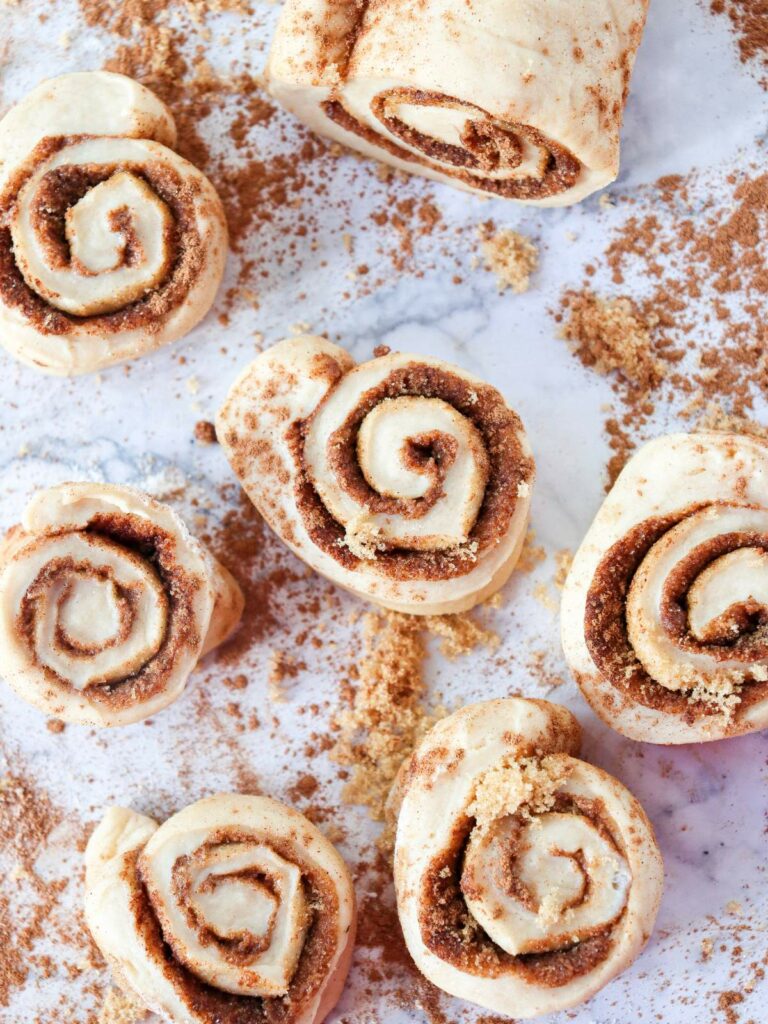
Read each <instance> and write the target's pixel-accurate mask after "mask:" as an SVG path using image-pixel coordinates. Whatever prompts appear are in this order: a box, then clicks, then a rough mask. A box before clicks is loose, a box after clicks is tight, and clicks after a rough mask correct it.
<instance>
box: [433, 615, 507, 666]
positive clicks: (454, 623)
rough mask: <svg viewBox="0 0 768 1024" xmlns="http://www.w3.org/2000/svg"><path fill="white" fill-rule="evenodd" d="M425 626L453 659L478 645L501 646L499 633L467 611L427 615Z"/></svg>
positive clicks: (442, 651)
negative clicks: (482, 623)
mask: <svg viewBox="0 0 768 1024" xmlns="http://www.w3.org/2000/svg"><path fill="white" fill-rule="evenodd" d="M421 622H422V623H423V624H424V628H425V629H426V630H427V631H428V632H429V633H431V634H432V636H435V637H438V638H439V639H440V641H441V643H440V652H441V653H442V654H444V655H445V657H446V658H449V659H450V660H453V659H454V658H458V657H460V656H461V655H462V654H469V652H470V651H474V650H475V649H476V648H478V647H488V648H489V649H491V650H494V649H495V648H496V647H498V646H499V642H500V641H499V637H498V634H496V633H494V631H493V630H492V629H487V628H486V627H485V626H483V625H481V624H480V623H479V622H478V621H477V620H476V619H475V618H473V617H472V616H470V615H467V614H466V612H464V613H461V614H458V615H425V616H424V617H423V618H422V619H421Z"/></svg>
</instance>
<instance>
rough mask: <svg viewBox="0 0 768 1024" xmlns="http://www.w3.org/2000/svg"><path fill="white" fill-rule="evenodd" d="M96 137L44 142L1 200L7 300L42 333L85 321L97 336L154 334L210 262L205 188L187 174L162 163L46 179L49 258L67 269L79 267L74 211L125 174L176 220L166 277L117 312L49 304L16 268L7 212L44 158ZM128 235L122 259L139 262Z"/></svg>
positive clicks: (2, 296)
mask: <svg viewBox="0 0 768 1024" xmlns="http://www.w3.org/2000/svg"><path fill="white" fill-rule="evenodd" d="M88 138H89V136H87V135H78V136H62V137H58V138H48V139H45V140H44V141H43V142H41V143H39V145H38V146H36V147H35V149H34V150H33V151H32V154H31V155H30V157H29V159H28V161H27V163H26V165H25V166H24V168H23V169H22V170H21V171H19V172H18V174H17V175H15V177H14V178H13V179H12V181H11V182H10V183H9V184H8V186H7V188H6V190H5V192H4V194H3V196H2V198H0V301H2V302H3V303H4V304H5V305H7V306H9V307H10V308H13V309H16V310H18V311H19V313H20V314H21V315H22V316H23V317H24V318H25V319H26V320H28V321H29V322H30V323H31V324H33V325H34V327H35V330H37V331H39V332H41V333H42V334H52V335H57V334H59V335H61V334H67V333H69V332H70V331H72V330H76V329H82V327H83V325H84V324H85V325H87V326H88V330H89V332H92V333H93V334H94V335H98V334H105V335H108V334H111V333H116V332H118V331H129V330H132V329H134V328H139V327H140V328H143V329H144V330H149V331H152V330H157V329H159V326H160V325H161V324H162V322H163V321H164V319H166V318H167V317H168V315H169V314H170V313H172V312H173V311H174V310H175V309H177V308H178V307H179V306H180V305H181V304H182V303H183V302H184V300H185V298H186V296H187V295H188V294H189V292H190V291H191V290H192V288H193V287H194V285H195V283H196V281H197V280H198V278H199V277H200V274H201V272H202V270H203V268H204V266H205V263H206V260H207V255H206V253H205V251H204V249H203V245H202V241H201V238H200V234H199V230H198V227H197V215H196V212H195V204H196V202H197V199H198V196H199V185H197V184H196V183H194V182H190V181H187V180H185V179H183V178H182V177H181V176H180V175H179V174H178V173H177V172H176V171H175V170H173V169H172V168H170V167H168V166H166V165H164V164H162V163H161V162H160V161H159V160H155V161H149V162H147V163H146V164H140V165H139V164H114V165H102V164H99V165H97V166H96V165H94V166H90V165H83V166H63V167H57V168H55V169H54V170H51V171H50V172H49V173H48V174H47V175H45V177H44V178H43V179H42V182H41V185H40V188H39V189H38V191H37V193H36V195H35V203H34V227H35V231H36V232H37V235H38V239H39V240H40V241H41V243H42V245H43V246H44V249H45V251H46V255H47V258H48V260H49V261H50V263H51V266H53V267H58V268H61V267H66V266H69V265H70V264H71V256H70V251H69V244H68V242H67V238H66V232H65V225H66V214H67V210H69V209H70V208H71V207H73V206H74V205H75V204H76V203H77V202H78V201H79V200H80V199H82V198H83V196H85V195H86V194H87V192H88V191H89V190H90V189H91V188H93V187H94V186H96V185H98V184H99V183H100V182H102V181H105V180H107V179H109V178H110V177H111V176H112V175H113V174H115V173H116V172H118V171H129V172H130V173H131V174H133V175H135V176H136V177H137V178H141V179H143V180H144V181H145V182H146V184H147V185H148V186H149V188H151V189H152V191H153V192H154V193H155V194H156V195H157V196H158V198H159V199H161V200H162V202H163V203H165V205H166V206H167V208H168V210H169V211H170V213H171V222H172V223H171V225H170V226H169V228H168V233H167V235H166V238H165V245H166V247H167V248H168V251H169V252H170V253H171V254H172V259H171V261H170V266H169V270H168V272H167V275H166V277H165V280H164V281H163V283H162V284H161V285H160V286H159V287H158V288H156V289H155V290H153V291H150V292H148V293H147V294H146V295H145V296H143V297H142V298H141V299H139V300H138V301H136V302H132V303H130V304H128V305H126V306H125V307H123V308H122V309H119V310H117V311H115V312H112V313H104V314H100V315H96V316H89V317H77V316H73V315H70V314H68V313H65V312H62V311H61V310H59V309H56V308H55V307H53V306H51V305H50V304H49V303H48V302H46V300H45V299H44V298H42V297H41V296H40V295H38V294H37V292H35V291H34V290H33V289H32V288H30V287H29V285H28V284H27V283H26V281H25V280H24V278H23V276H22V274H21V272H20V270H19V268H18V267H17V265H16V261H15V259H14V253H13V242H12V238H11V231H10V228H9V226H8V216H7V214H8V211H9V210H10V209H11V208H12V206H13V203H14V201H15V197H16V195H17V194H18V192H19V190H20V189H21V188H22V187H23V185H24V183H25V181H26V180H27V179H28V178H29V177H31V175H32V174H33V172H34V171H35V169H36V168H37V167H38V166H39V165H40V163H42V162H43V161H45V160H46V159H48V158H49V157H51V156H52V155H53V154H55V153H57V152H58V151H59V150H61V149H64V148H66V147H67V146H70V145H73V144H75V143H77V142H82V141H85V140H87V139H88ZM114 214H115V217H116V218H117V220H116V221H115V222H114V224H113V226H114V227H117V228H119V229H120V230H121V231H122V230H123V227H124V225H125V217H121V215H120V211H119V210H118V211H114ZM124 240H125V246H124V250H123V256H122V259H123V262H124V264H125V265H131V264H132V262H134V261H135V260H137V259H140V257H141V254H140V251H139V250H137V248H136V246H135V244H132V242H131V232H130V231H129V232H128V233H127V234H124Z"/></svg>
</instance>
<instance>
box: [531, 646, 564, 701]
mask: <svg viewBox="0 0 768 1024" xmlns="http://www.w3.org/2000/svg"><path fill="white" fill-rule="evenodd" d="M551 658H552V655H551V652H550V651H547V650H539V651H533V652H532V653H531V656H530V657H529V658H528V662H527V664H526V668H527V669H528V671H529V672H530V674H531V676H532V677H533V679H534V682H535V683H536V684H537V686H539V687H540V688H541V690H542V691H543V692H544V693H550V692H551V691H552V690H555V689H557V687H558V686H562V685H563V683H564V682H565V679H563V676H562V674H561V673H560V672H558V671H557V670H556V669H553V668H552V667H551V664H550V662H551Z"/></svg>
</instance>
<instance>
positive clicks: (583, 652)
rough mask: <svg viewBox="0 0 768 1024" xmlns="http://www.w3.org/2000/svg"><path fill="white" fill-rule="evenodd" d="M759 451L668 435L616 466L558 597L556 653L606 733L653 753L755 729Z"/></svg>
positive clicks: (762, 509)
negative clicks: (645, 744) (654, 746)
mask: <svg viewBox="0 0 768 1024" xmlns="http://www.w3.org/2000/svg"><path fill="white" fill-rule="evenodd" d="M767 479H768V445H766V443H765V442H764V441H763V440H760V439H758V438H753V437H742V436H739V435H736V434H727V433H702V434H692V435H685V434H681V435H672V436H670V437H664V438H659V439H658V440H656V441H653V442H651V443H650V444H649V445H646V446H645V448H643V449H642V450H641V451H640V452H639V453H638V454H637V455H636V456H635V457H634V458H633V459H632V460H631V461H630V463H629V464H628V465H627V466H626V467H625V469H624V471H623V473H622V474H621V476H620V477H619V479H618V480H617V481H616V484H615V485H614V487H613V489H612V491H611V493H610V494H609V495H608V497H607V499H606V501H605V503H604V505H603V508H602V509H601V510H600V512H599V513H598V515H597V518H596V519H595V522H594V524H593V526H592V527H591V529H590V531H589V533H588V534H587V537H586V538H585V540H584V542H583V544H582V546H581V548H580V550H579V552H578V554H577V556H576V558H575V560H574V563H573V566H572V568H571V571H570V574H569V577H568V580H567V583H566V587H565V592H564V597H563V646H564V649H565V653H566V657H567V659H568V661H569V664H570V665H571V668H572V669H573V671H574V674H575V675H576V678H577V681H578V682H579V685H580V686H581V688H582V690H583V691H584V694H585V696H586V697H587V699H588V700H589V701H590V703H591V704H592V705H593V707H594V708H595V710H596V711H597V713H598V714H599V715H600V716H601V717H602V718H603V719H604V720H605V721H606V722H607V723H608V724H609V725H612V726H613V727H614V728H616V729H618V731H619V732H622V733H624V734H625V735H627V736H630V737H632V738H633V739H640V740H646V741H650V742H652V743H653V742H655V743H690V742H696V741H701V740H712V739H719V738H722V737H723V736H729V735H737V734H739V733H744V732H751V731H753V730H755V729H761V728H765V726H766V725H768V487H767V486H766V482H765V481H766V480H767Z"/></svg>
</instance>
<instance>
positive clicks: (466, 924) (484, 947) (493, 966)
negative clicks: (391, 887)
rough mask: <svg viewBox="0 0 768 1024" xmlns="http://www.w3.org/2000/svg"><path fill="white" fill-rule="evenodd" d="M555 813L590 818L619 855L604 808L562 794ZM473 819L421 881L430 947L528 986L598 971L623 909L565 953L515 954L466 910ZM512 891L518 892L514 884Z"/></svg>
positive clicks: (466, 966) (458, 828)
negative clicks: (519, 979) (464, 880)
mask: <svg viewBox="0 0 768 1024" xmlns="http://www.w3.org/2000/svg"><path fill="white" fill-rule="evenodd" d="M553 810H557V811H560V812H563V813H571V814H582V815H584V816H585V817H587V818H589V819H590V821H591V822H592V823H593V824H594V825H595V826H596V827H597V829H598V831H599V832H600V834H601V835H602V836H603V837H605V838H606V839H607V840H608V841H609V842H611V844H612V845H613V846H615V847H616V849H617V850H618V851H619V852H622V844H621V843H620V842H618V841H617V839H616V838H615V837H614V835H613V833H612V831H611V829H610V827H609V825H608V820H607V815H606V812H605V809H604V807H603V804H602V802H601V801H599V800H588V799H585V798H582V797H573V796H571V795H569V794H565V793H558V794H557V795H556V797H555V802H554V805H553ZM473 827H474V819H473V818H471V817H466V818H464V819H463V820H462V821H459V822H457V824H456V825H455V827H454V829H453V833H452V837H451V841H450V842H449V844H448V846H447V848H446V849H445V850H442V851H441V852H440V853H439V854H437V856H435V857H434V858H433V860H432V861H431V863H430V864H429V867H428V868H427V870H426V872H425V874H424V877H423V879H422V882H421V892H420V900H419V902H420V911H419V928H420V931H421V937H422V940H423V942H424V944H425V946H426V947H427V948H428V949H429V950H430V951H431V952H432V953H434V954H435V956H437V957H439V958H440V959H441V960H443V961H445V962H446V963H449V964H451V965H452V966H453V967H456V968H457V969H458V970H460V971H463V972H465V973H468V974H476V975H480V976H482V977H486V978H500V977H503V976H504V975H508V974H516V975H518V976H520V977H522V978H524V979H525V981H527V982H528V983H529V984H532V985H539V986H542V987H545V988H558V987H560V986H562V985H567V984H569V983H570V982H571V981H573V980H574V979H576V978H578V977H580V976H581V975H583V974H588V973H589V972H590V971H592V970H594V969H595V968H596V967H597V966H598V965H599V964H600V963H602V961H603V960H605V959H606V957H607V956H608V955H609V953H610V951H611V947H612V944H613V933H614V929H615V927H616V925H617V924H618V923H619V921H620V920H621V918H622V917H623V913H624V912H623V911H622V912H621V914H620V915H619V916H618V917H617V918H616V919H615V920H614V921H611V922H609V923H607V924H606V925H604V926H603V927H602V928H599V929H596V930H594V931H593V932H592V933H591V934H589V935H587V936H584V937H583V938H582V939H581V941H579V942H576V943H574V944H573V945H572V946H568V947H567V948H564V949H558V950H554V951H550V952H540V953H525V954H522V955H519V956H514V955H513V954H511V953H507V952H506V950H504V949H502V948H501V946H498V945H497V944H496V943H495V942H493V940H492V939H491V938H490V937H489V936H488V935H487V934H486V933H485V932H484V931H483V929H482V928H481V927H480V925H479V924H478V923H477V921H476V920H475V919H474V917H473V916H472V914H471V912H470V910H469V908H468V907H467V905H466V903H465V901H464V896H463V893H462V872H463V860H464V852H465V850H466V846H467V842H468V838H469V835H470V834H471V832H472V829H473ZM512 889H513V891H515V892H516V889H515V887H514V886H512Z"/></svg>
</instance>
